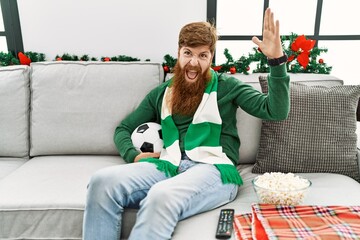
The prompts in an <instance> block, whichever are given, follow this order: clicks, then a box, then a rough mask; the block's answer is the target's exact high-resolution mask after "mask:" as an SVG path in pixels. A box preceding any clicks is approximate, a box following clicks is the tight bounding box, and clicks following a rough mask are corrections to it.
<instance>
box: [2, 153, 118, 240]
mask: <svg viewBox="0 0 360 240" xmlns="http://www.w3.org/2000/svg"><path fill="white" fill-rule="evenodd" d="M124 163H125V162H124V160H122V159H121V158H120V157H119V156H40V157H34V158H32V159H31V160H29V161H28V162H26V163H25V164H23V165H22V166H21V167H20V168H18V169H17V170H16V171H14V172H13V173H12V174H10V175H8V176H7V177H5V178H4V179H2V180H1V181H0V196H1V197H0V226H1V231H0V239H81V234H82V219H83V211H84V206H85V199H86V192H87V185H88V182H89V180H90V177H91V175H92V174H93V173H94V172H95V171H97V170H98V169H100V168H104V167H107V166H114V165H119V164H124Z"/></svg>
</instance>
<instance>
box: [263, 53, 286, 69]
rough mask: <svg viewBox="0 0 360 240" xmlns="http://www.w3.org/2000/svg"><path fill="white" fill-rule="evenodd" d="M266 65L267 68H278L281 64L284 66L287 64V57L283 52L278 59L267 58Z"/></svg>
mask: <svg viewBox="0 0 360 240" xmlns="http://www.w3.org/2000/svg"><path fill="white" fill-rule="evenodd" d="M267 60H268V64H269V66H279V65H281V64H284V63H286V62H287V60H288V57H287V55H286V53H285V52H283V55H282V56H281V57H279V58H268V59H267Z"/></svg>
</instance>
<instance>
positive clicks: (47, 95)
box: [0, 62, 360, 240]
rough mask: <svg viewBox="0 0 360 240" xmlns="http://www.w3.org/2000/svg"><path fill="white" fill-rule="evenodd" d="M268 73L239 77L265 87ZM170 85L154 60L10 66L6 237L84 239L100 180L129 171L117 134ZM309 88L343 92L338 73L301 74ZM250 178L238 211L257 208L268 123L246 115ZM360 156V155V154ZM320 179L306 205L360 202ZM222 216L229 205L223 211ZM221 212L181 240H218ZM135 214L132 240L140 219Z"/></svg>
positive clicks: (354, 185) (2, 125)
mask: <svg viewBox="0 0 360 240" xmlns="http://www.w3.org/2000/svg"><path fill="white" fill-rule="evenodd" d="M258 76H259V74H252V75H240V74H239V75H236V76H235V77H237V78H239V79H241V80H243V81H245V82H248V83H249V84H251V85H253V86H254V87H255V88H257V89H260V86H259V83H258ZM163 80H164V74H163V70H162V66H161V64H158V63H150V62H145V63H142V62H132V63H119V62H117V63H115V62H108V63H101V62H42V63H33V64H32V65H31V66H30V67H28V66H10V67H2V68H0V239H81V236H82V218H83V210H84V204H85V197H86V191H87V184H88V181H89V179H90V176H91V175H92V174H93V173H94V172H95V171H96V170H98V169H100V168H104V167H107V166H113V165H119V164H125V162H124V160H123V159H122V158H121V157H120V156H119V155H118V152H117V150H116V148H115V145H114V143H113V133H114V130H115V127H116V126H117V125H118V124H119V122H120V120H121V119H123V118H124V117H125V116H126V115H127V114H128V113H129V112H131V111H132V110H133V109H134V108H135V107H136V106H137V105H138V104H139V102H140V101H141V100H142V99H143V97H144V96H145V94H146V93H147V92H148V91H149V90H150V89H152V88H154V87H155V86H157V85H159V84H160V83H161V82H163ZM291 81H301V82H304V83H306V84H308V85H326V86H335V85H341V84H342V81H341V80H339V79H337V78H335V77H333V76H329V75H316V74H295V75H294V74H292V75H291ZM238 122H239V124H238V128H239V129H238V131H239V135H240V138H241V141H242V144H241V147H240V155H241V161H240V163H241V164H239V166H238V169H239V171H240V173H241V176H242V178H243V180H244V185H243V186H241V187H240V190H239V193H238V196H237V198H236V200H235V201H233V202H232V203H229V204H227V205H226V206H224V207H227V208H234V209H235V211H236V214H238V213H245V212H249V211H250V204H251V203H252V202H256V201H257V199H256V195H255V193H254V190H253V188H252V185H251V180H252V179H253V178H254V176H256V175H257V174H254V173H252V172H251V169H252V166H253V164H254V162H255V159H256V153H257V149H258V145H259V138H260V134H261V120H260V119H256V118H254V117H251V116H249V115H248V114H246V113H245V112H243V111H242V110H241V109H239V110H238ZM359 155H360V154H359V150H358V156H359ZM300 175H302V176H305V177H307V178H309V179H310V180H311V181H312V183H313V184H312V187H311V189H310V191H309V194H308V196H307V198H306V200H305V202H304V204H320V205H359V206H360V183H359V182H357V181H355V180H354V179H352V178H350V177H347V176H344V175H340V174H333V173H300ZM219 209H220V208H219ZM219 209H215V210H212V211H209V212H206V213H203V214H199V215H196V216H193V217H191V218H189V219H186V220H183V221H181V222H179V224H178V225H177V227H176V229H175V232H174V234H173V239H178V240H184V239H204V240H209V239H215V229H216V224H217V219H218V215H219ZM136 211H137V210H135V209H127V210H126V212H125V217H124V222H123V225H122V226H123V232H122V238H123V239H126V238H127V236H128V235H129V232H130V230H131V228H132V225H133V223H134V221H135V218H136Z"/></svg>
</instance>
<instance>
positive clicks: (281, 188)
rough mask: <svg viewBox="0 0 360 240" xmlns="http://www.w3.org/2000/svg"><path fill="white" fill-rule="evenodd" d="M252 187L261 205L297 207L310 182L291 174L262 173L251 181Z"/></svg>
mask: <svg viewBox="0 0 360 240" xmlns="http://www.w3.org/2000/svg"><path fill="white" fill-rule="evenodd" d="M253 185H254V188H255V191H256V193H257V196H258V198H259V200H260V202H261V203H269V204H283V205H298V204H300V203H301V202H302V201H303V199H304V197H305V193H306V190H307V189H308V188H309V187H310V185H311V182H310V181H309V180H307V179H304V178H301V177H299V176H296V175H295V174H293V173H286V174H285V173H281V172H271V173H264V174H263V175H261V176H258V177H256V178H255V179H254V180H253Z"/></svg>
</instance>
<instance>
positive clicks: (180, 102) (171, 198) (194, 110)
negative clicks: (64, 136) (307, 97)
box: [83, 9, 290, 240]
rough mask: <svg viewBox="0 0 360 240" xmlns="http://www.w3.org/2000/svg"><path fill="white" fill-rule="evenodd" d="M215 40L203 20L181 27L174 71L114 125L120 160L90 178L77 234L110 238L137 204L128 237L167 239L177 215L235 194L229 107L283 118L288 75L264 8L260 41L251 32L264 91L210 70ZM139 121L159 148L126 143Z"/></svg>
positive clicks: (236, 143) (237, 180)
mask: <svg viewBox="0 0 360 240" xmlns="http://www.w3.org/2000/svg"><path fill="white" fill-rule="evenodd" d="M216 41H217V35H216V30H215V28H214V27H213V26H212V25H211V24H209V23H207V22H195V23H190V24H187V25H185V26H184V27H183V28H182V29H181V31H180V34H179V45H178V46H179V48H178V61H177V63H176V66H175V68H174V77H173V78H172V79H171V80H169V81H167V82H165V83H163V84H161V85H159V86H158V87H156V88H155V89H153V90H152V91H150V92H149V93H148V95H147V96H146V97H145V99H144V100H143V101H142V102H141V103H140V105H139V106H138V108H137V109H135V110H134V112H132V113H130V114H129V115H128V116H127V117H126V118H125V119H123V120H122V121H121V123H120V124H119V126H118V127H117V128H116V130H115V134H114V141H115V144H116V147H117V148H118V150H119V153H120V155H121V156H122V157H123V158H124V159H125V160H126V161H127V162H128V164H124V165H120V166H113V167H108V168H105V169H101V170H99V171H98V172H97V173H95V174H94V176H93V177H92V179H91V181H90V184H89V188H88V197H87V203H86V209H85V215H84V228H83V234H84V239H86V240H88V239H96V240H101V239H104V240H111V239H113V240H118V239H119V238H120V235H121V224H122V214H123V212H124V209H125V208H138V209H139V211H138V213H137V217H136V223H135V225H134V227H133V229H132V231H131V233H130V236H129V239H138V240H143V239H147V240H161V239H171V235H172V233H173V231H174V229H175V227H176V224H177V222H178V221H180V220H182V219H185V218H188V217H191V216H193V215H195V214H198V213H201V212H205V211H208V210H211V209H214V208H217V207H219V206H222V205H224V204H226V203H228V202H230V201H233V200H234V199H235V197H236V195H237V191H238V187H239V186H240V185H241V184H242V179H241V176H240V175H239V173H238V171H237V170H236V164H237V161H238V159H239V152H238V150H239V147H240V139H239V136H238V135H237V129H236V110H237V108H238V107H241V108H242V109H243V110H244V111H246V112H247V113H249V114H251V115H253V116H255V117H258V118H261V119H267V120H283V119H286V118H287V115H288V112H289V104H290V103H289V76H288V75H287V74H286V68H285V64H284V63H285V62H286V55H284V53H283V49H282V45H281V41H280V35H279V22H278V21H274V14H273V13H272V12H271V10H270V9H267V10H266V12H265V16H264V29H263V38H262V41H260V40H259V39H258V38H256V37H254V38H253V42H254V43H255V44H256V45H258V46H259V47H260V48H261V50H262V52H263V53H264V54H265V55H266V56H267V57H268V59H269V65H271V67H270V74H269V77H268V82H269V92H268V94H267V95H265V94H262V93H261V92H259V91H257V90H255V89H254V88H253V87H251V86H249V85H247V84H245V83H243V82H241V81H240V80H237V79H235V78H232V77H228V76H226V75H220V76H219V75H218V74H216V73H215V72H214V71H213V70H212V69H211V63H212V59H213V57H214V51H215V44H216ZM144 122H157V123H160V124H161V126H162V134H163V139H164V148H163V150H162V151H161V153H149V152H144V153H141V152H138V151H137V150H136V149H135V148H134V146H133V144H132V142H131V137H130V136H131V133H132V132H133V130H134V129H135V128H136V127H137V126H139V125H140V124H142V123H144ZM214 231H215V230H214Z"/></svg>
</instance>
